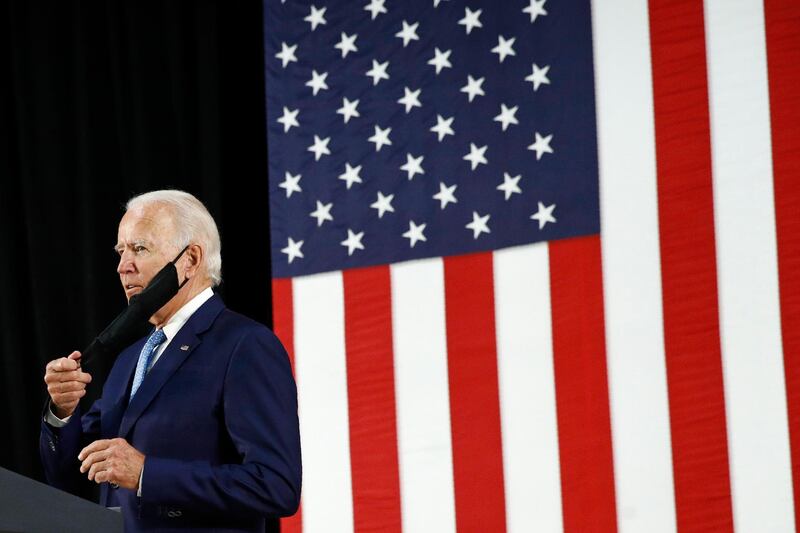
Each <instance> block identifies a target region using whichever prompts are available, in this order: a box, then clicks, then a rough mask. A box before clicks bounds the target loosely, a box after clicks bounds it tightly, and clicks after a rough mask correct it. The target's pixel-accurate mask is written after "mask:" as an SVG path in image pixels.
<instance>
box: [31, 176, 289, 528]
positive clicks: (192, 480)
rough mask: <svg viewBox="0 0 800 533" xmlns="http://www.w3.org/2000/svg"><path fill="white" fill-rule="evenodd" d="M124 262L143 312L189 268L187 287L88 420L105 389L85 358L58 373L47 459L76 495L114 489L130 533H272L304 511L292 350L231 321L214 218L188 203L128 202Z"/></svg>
mask: <svg viewBox="0 0 800 533" xmlns="http://www.w3.org/2000/svg"><path fill="white" fill-rule="evenodd" d="M116 250H117V252H118V253H119V256H120V260H119V266H118V267H117V272H118V273H119V278H120V282H121V283H122V288H123V289H124V291H125V295H126V296H127V297H128V299H130V298H131V297H132V296H133V295H135V294H137V293H138V292H140V291H142V290H143V289H144V288H145V287H146V286H147V284H148V282H149V281H150V280H151V279H152V278H153V276H154V275H155V274H156V273H157V272H158V271H159V270H160V269H161V268H162V267H163V266H164V265H165V264H166V263H167V262H169V261H172V260H173V259H175V257H176V256H178V255H179V254H180V258H179V259H178V260H177V261H176V263H175V266H176V268H177V271H178V277H179V281H180V282H181V283H182V284H183V286H182V287H181V289H180V290H179V291H178V294H177V295H176V296H174V297H173V298H172V299H171V300H170V301H169V302H168V303H167V304H166V305H164V307H162V308H161V309H159V310H158V311H157V312H156V313H155V314H154V315H153V316H152V317H151V318H150V322H151V323H152V324H153V326H154V329H153V331H152V333H151V334H150V335H149V336H148V337H146V338H143V339H141V340H140V341H138V342H136V343H135V344H133V345H131V346H130V347H128V348H127V349H125V350H124V351H122V353H121V354H120V355H119V357H118V358H117V360H116V362H115V363H114V366H113V368H112V369H111V372H110V374H109V376H108V379H107V380H106V383H105V385H104V387H103V392H102V397H101V398H100V399H99V400H97V401H96V402H95V403H94V405H93V406H92V407H91V409H90V410H89V411H88V412H87V413H85V414H82V413H81V412H80V406H79V404H78V403H79V400H80V398H81V397H83V396H84V394H85V392H86V391H85V389H86V385H87V384H88V383H89V382H90V381H91V379H92V378H91V376H90V375H89V374H88V373H86V372H84V371H83V369H82V368H81V367H80V357H81V354H80V353H79V352H72V353H71V354H70V355H69V356H67V357H62V358H60V359H55V360H53V361H51V362H50V363H48V364H47V369H46V372H45V377H44V380H45V382H46V383H47V390H48V392H49V394H50V402H49V404H48V407H47V408H46V410H45V415H44V420H43V423H42V432H41V440H40V452H41V456H42V462H43V465H44V469H45V473H46V476H47V479H48V481H49V482H50V483H51V484H53V485H55V486H58V487H61V488H63V489H65V490H70V489H71V488H74V487H75V485H76V483H78V482H81V478H82V477H87V478H88V479H89V480H90V481H94V482H96V483H100V484H101V502H100V503H101V504H102V505H105V506H108V507H116V506H119V507H121V509H122V513H123V515H124V520H125V528H126V530H127V531H148V530H161V529H165V528H170V530H172V528H175V529H193V530H203V529H209V530H214V531H222V530H224V531H263V530H264V527H265V518H267V517H275V516H285V515H290V514H292V513H294V512H295V511H296V509H297V506H298V504H299V501H300V480H301V467H300V437H299V431H298V421H297V393H296V389H295V383H294V379H293V378H292V373H291V367H290V364H289V360H288V357H287V355H286V352H285V350H284V349H283V347H282V346H281V344H280V342H279V341H278V339H277V338H276V337H275V335H274V334H273V333H272V332H271V331H270V330H268V329H267V328H266V327H264V326H263V325H261V324H259V323H257V322H254V321H252V320H250V319H248V318H245V317H243V316H241V315H238V314H236V313H234V312H232V311H230V310H228V309H227V308H226V307H225V305H224V304H223V303H222V300H221V299H220V298H219V296H216V295H215V294H214V292H213V290H212V287H213V286H215V285H217V284H218V283H219V282H220V280H221V257H220V240H219V234H218V232H217V227H216V224H215V223H214V220H213V219H212V218H211V215H210V214H209V213H208V211H207V210H206V208H205V207H204V206H203V204H202V203H200V201H199V200H197V199H196V198H195V197H193V196H192V195H190V194H187V193H185V192H181V191H155V192H150V193H146V194H143V195H141V196H137V197H135V198H133V199H132V200H130V201H129V202H128V205H127V208H126V213H125V215H124V216H123V217H122V221H121V222H120V224H119V233H118V240H117V245H116Z"/></svg>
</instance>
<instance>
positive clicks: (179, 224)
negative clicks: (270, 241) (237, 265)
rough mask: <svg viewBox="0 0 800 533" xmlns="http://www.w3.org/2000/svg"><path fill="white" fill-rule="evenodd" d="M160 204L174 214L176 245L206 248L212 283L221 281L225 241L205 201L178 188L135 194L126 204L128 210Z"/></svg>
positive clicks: (206, 260)
mask: <svg viewBox="0 0 800 533" xmlns="http://www.w3.org/2000/svg"><path fill="white" fill-rule="evenodd" d="M154 204H161V205H164V206H166V207H167V208H168V209H169V210H170V211H171V213H172V216H173V222H174V225H175V236H174V238H175V242H174V245H175V246H176V247H177V249H178V250H181V249H183V248H184V247H185V246H188V245H189V244H191V243H192V242H196V243H199V244H200V245H201V246H202V247H203V252H204V253H203V261H204V263H205V267H206V272H207V273H208V276H209V277H210V278H211V283H212V285H213V286H215V287H216V286H217V285H219V284H220V282H222V243H221V242H220V239H219V231H217V224H216V223H215V222H214V219H213V218H212V217H211V214H210V213H209V212H208V209H206V206H204V205H203V203H202V202H201V201H200V200H198V199H197V198H195V197H194V196H192V195H191V194H189V193H188V192H184V191H178V190H161V191H151V192H146V193H144V194H140V195H138V196H134V197H133V198H131V199H130V200H128V203H127V204H126V205H125V210H126V211H130V210H134V209H136V210H139V209H143V208H145V207H147V206H150V205H154Z"/></svg>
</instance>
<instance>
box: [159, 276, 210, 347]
mask: <svg viewBox="0 0 800 533" xmlns="http://www.w3.org/2000/svg"><path fill="white" fill-rule="evenodd" d="M212 296H214V291H213V290H212V289H211V287H206V288H205V289H203V290H202V291H201V292H200V293H199V294H198V295H197V296H195V297H194V298H192V299H191V300H189V301H188V302H186V303H185V304H183V307H181V308H180V309H178V312H177V313H175V314H174V315H172V318H170V319H169V320H168V321H167V323H166V324H164V327H163V328H162V329H163V330H164V334H165V335H166V336H167V340H168V341H170V340H172V338H173V337H174V336H175V335H177V334H178V332H179V331H180V330H181V328H182V327H183V325H184V324H186V322H187V321H188V320H189V318H191V316H192V315H193V314H194V312H195V311H197V310H198V309H199V308H200V306H201V305H203V304H204V303H206V301H207V300H208V299H209V298H211V297H212Z"/></svg>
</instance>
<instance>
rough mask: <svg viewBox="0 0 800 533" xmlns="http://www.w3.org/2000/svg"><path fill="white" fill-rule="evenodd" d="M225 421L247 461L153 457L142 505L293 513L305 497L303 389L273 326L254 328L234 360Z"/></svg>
mask: <svg viewBox="0 0 800 533" xmlns="http://www.w3.org/2000/svg"><path fill="white" fill-rule="evenodd" d="M223 408H224V414H225V426H226V429H227V431H228V433H229V435H230V437H231V440H232V442H233V443H234V445H235V447H236V450H237V451H238V453H239V455H240V456H241V457H242V462H241V464H223V465H212V464H210V463H207V462H188V461H181V460H178V459H166V458H158V457H147V458H146V459H145V465H144V474H143V479H142V504H161V505H163V504H168V505H176V506H182V507H186V508H193V509H198V510H203V511H206V512H215V513H230V512H234V513H242V514H255V515H262V516H263V515H277V516H288V515H292V514H294V513H295V512H296V510H297V508H298V506H299V504H300V485H301V477H302V472H301V461H300V432H299V426H298V419H297V390H296V387H295V382H294V378H293V377H292V370H291V366H290V364H289V358H288V356H287V355H286V351H285V350H284V349H283V346H281V344H280V342H279V341H278V340H277V338H276V337H275V336H274V334H272V332H270V331H269V330H267V329H266V328H258V329H253V330H251V331H249V332H248V333H247V334H246V335H244V336H243V338H242V339H240V341H239V342H238V344H237V346H236V348H234V352H233V354H232V355H231V358H230V360H229V363H228V368H227V371H226V375H225V382H224V390H223Z"/></svg>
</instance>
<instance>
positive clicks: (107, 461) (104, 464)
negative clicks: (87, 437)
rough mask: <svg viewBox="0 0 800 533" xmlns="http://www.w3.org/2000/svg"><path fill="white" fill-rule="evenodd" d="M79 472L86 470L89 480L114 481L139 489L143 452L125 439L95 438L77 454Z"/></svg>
mask: <svg viewBox="0 0 800 533" xmlns="http://www.w3.org/2000/svg"><path fill="white" fill-rule="evenodd" d="M78 460H80V461H83V462H82V463H81V472H83V473H86V472H88V475H89V481H94V482H95V483H103V482H107V483H114V484H116V485H119V486H120V487H124V488H126V489H131V490H138V489H139V476H140V475H141V473H142V468H144V454H142V453H141V452H140V451H139V450H137V449H136V448H134V447H133V446H131V445H130V444H128V442H127V441H126V440H125V439H119V438H117V439H103V440H96V441H94V442H93V443H91V444H90V445H88V446H87V447H86V448H84V449H83V450H81V453H79V454H78Z"/></svg>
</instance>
